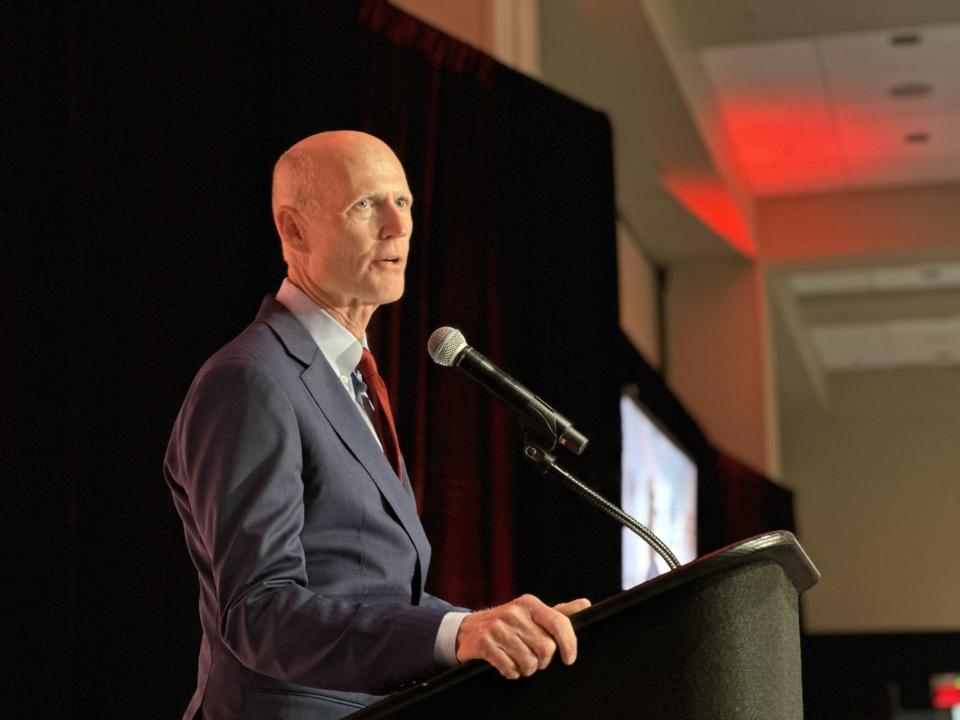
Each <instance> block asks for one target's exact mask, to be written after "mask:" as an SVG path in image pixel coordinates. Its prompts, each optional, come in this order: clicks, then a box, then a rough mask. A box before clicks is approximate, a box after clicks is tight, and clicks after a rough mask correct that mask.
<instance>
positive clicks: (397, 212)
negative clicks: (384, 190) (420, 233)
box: [380, 203, 410, 239]
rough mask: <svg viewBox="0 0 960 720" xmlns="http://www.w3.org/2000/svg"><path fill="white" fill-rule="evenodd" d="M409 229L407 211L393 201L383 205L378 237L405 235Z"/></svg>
mask: <svg viewBox="0 0 960 720" xmlns="http://www.w3.org/2000/svg"><path fill="white" fill-rule="evenodd" d="M409 229H410V218H409V216H408V215H407V213H406V212H405V211H404V210H402V209H401V208H398V207H397V206H396V205H394V204H393V203H388V204H387V205H386V206H385V209H384V212H383V216H382V220H381V225H380V237H381V238H383V239H387V238H392V237H396V236H397V235H406V234H407V233H408V232H409Z"/></svg>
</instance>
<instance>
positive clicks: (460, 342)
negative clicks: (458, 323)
mask: <svg viewBox="0 0 960 720" xmlns="http://www.w3.org/2000/svg"><path fill="white" fill-rule="evenodd" d="M466 346H467V339H466V338H465V337H464V336H463V333H462V332H460V331H459V330H457V329H456V328H452V327H438V328H437V329H436V330H434V331H433V332H432V333H431V334H430V339H429V340H428V341H427V352H428V353H430V357H432V358H433V361H434V362H435V363H437V365H443V366H444V367H450V366H452V365H453V364H454V360H456V358H457V355H459V354H460V351H461V350H463V349H464V348H465V347H466Z"/></svg>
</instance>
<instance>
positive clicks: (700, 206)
mask: <svg viewBox="0 0 960 720" xmlns="http://www.w3.org/2000/svg"><path fill="white" fill-rule="evenodd" d="M660 182H661V183H662V184H663V186H664V187H665V188H666V189H667V190H668V191H669V192H670V194H671V195H673V197H674V198H676V200H677V201H678V202H679V203H680V204H681V205H683V206H684V207H685V208H686V209H687V210H689V211H690V212H691V213H692V214H693V215H694V216H696V218H697V219H698V220H700V222H702V223H703V224H704V225H706V226H707V227H708V228H710V229H711V230H712V231H713V232H714V233H716V234H717V235H719V236H720V237H722V238H723V239H724V240H726V241H727V242H728V243H729V244H730V245H732V246H733V247H734V248H735V249H736V250H737V251H739V252H740V253H741V254H743V255H745V256H747V257H755V256H756V254H757V245H756V242H755V240H754V237H753V232H752V231H751V229H750V226H749V225H748V224H747V221H746V219H745V218H744V215H743V211H742V210H741V209H740V206H739V205H738V204H737V202H736V201H735V200H734V198H733V196H732V195H731V194H730V191H729V190H727V188H726V186H725V185H724V184H723V183H722V182H721V181H720V179H719V178H717V177H712V176H708V175H692V174H687V175H684V174H678V173H668V174H666V175H664V176H663V177H661V178H660Z"/></svg>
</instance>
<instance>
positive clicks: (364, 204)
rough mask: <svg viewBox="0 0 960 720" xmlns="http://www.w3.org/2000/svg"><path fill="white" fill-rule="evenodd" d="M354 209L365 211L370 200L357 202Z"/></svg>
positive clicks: (364, 199) (365, 199)
mask: <svg viewBox="0 0 960 720" xmlns="http://www.w3.org/2000/svg"><path fill="white" fill-rule="evenodd" d="M356 207H358V208H360V209H361V210H366V209H367V208H368V207H370V198H363V199H362V200H357V203H356Z"/></svg>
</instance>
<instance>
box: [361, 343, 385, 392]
mask: <svg viewBox="0 0 960 720" xmlns="http://www.w3.org/2000/svg"><path fill="white" fill-rule="evenodd" d="M357 371H358V372H359V373H360V377H362V378H363V381H364V382H365V383H366V384H367V385H369V384H370V380H371V379H372V378H373V377H374V376H375V375H376V376H377V377H379V376H380V372H379V371H378V370H377V361H376V360H374V359H373V353H372V352H370V351H369V350H367V348H364V349H363V352H362V353H361V355H360V362H358V363H357Z"/></svg>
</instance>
